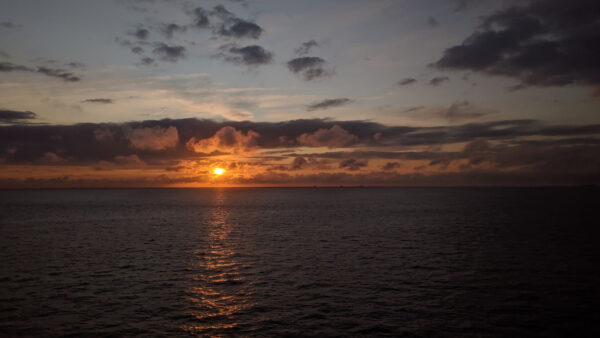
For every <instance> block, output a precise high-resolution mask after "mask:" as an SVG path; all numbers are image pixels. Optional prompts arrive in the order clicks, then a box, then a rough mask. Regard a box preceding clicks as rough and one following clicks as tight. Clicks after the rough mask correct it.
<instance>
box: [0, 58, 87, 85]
mask: <svg viewBox="0 0 600 338" xmlns="http://www.w3.org/2000/svg"><path fill="white" fill-rule="evenodd" d="M16 71H20V72H30V73H40V74H44V75H46V76H50V77H56V78H60V79H62V80H64V81H67V82H77V81H80V80H81V78H80V77H79V76H77V75H75V74H73V73H71V72H69V71H66V70H64V69H60V68H49V67H37V68H31V67H27V66H23V65H17V64H14V63H11V62H0V72H16Z"/></svg>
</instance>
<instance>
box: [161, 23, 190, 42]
mask: <svg viewBox="0 0 600 338" xmlns="http://www.w3.org/2000/svg"><path fill="white" fill-rule="evenodd" d="M186 31H187V27H185V26H181V25H178V24H175V23H170V24H164V25H163V26H162V28H161V32H162V33H163V34H164V35H165V37H166V38H167V39H172V38H173V36H174V35H175V33H185V32H186Z"/></svg>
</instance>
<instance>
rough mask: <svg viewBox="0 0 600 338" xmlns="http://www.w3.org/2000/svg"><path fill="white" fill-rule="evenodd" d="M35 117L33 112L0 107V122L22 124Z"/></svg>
mask: <svg viewBox="0 0 600 338" xmlns="http://www.w3.org/2000/svg"><path fill="white" fill-rule="evenodd" d="M36 118H37V114H36V113H34V112H30V111H16V110H8V109H0V124H23V123H27V122H28V120H34V119H36Z"/></svg>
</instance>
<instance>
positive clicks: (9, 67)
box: [0, 62, 35, 72]
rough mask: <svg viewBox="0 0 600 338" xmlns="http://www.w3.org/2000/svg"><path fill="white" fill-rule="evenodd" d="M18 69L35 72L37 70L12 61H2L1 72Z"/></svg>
mask: <svg viewBox="0 0 600 338" xmlns="http://www.w3.org/2000/svg"><path fill="white" fill-rule="evenodd" d="M16 71H22V72H34V71H35V70H33V69H32V68H29V67H26V66H22V65H16V64H14V63H11V62H0V72H16Z"/></svg>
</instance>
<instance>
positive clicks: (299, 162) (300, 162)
mask: <svg viewBox="0 0 600 338" xmlns="http://www.w3.org/2000/svg"><path fill="white" fill-rule="evenodd" d="M307 163H308V161H307V160H306V159H305V158H304V157H302V156H296V157H294V161H292V164H291V166H290V167H291V168H290V169H292V170H298V169H302V168H303V167H304V166H306V164H307Z"/></svg>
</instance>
